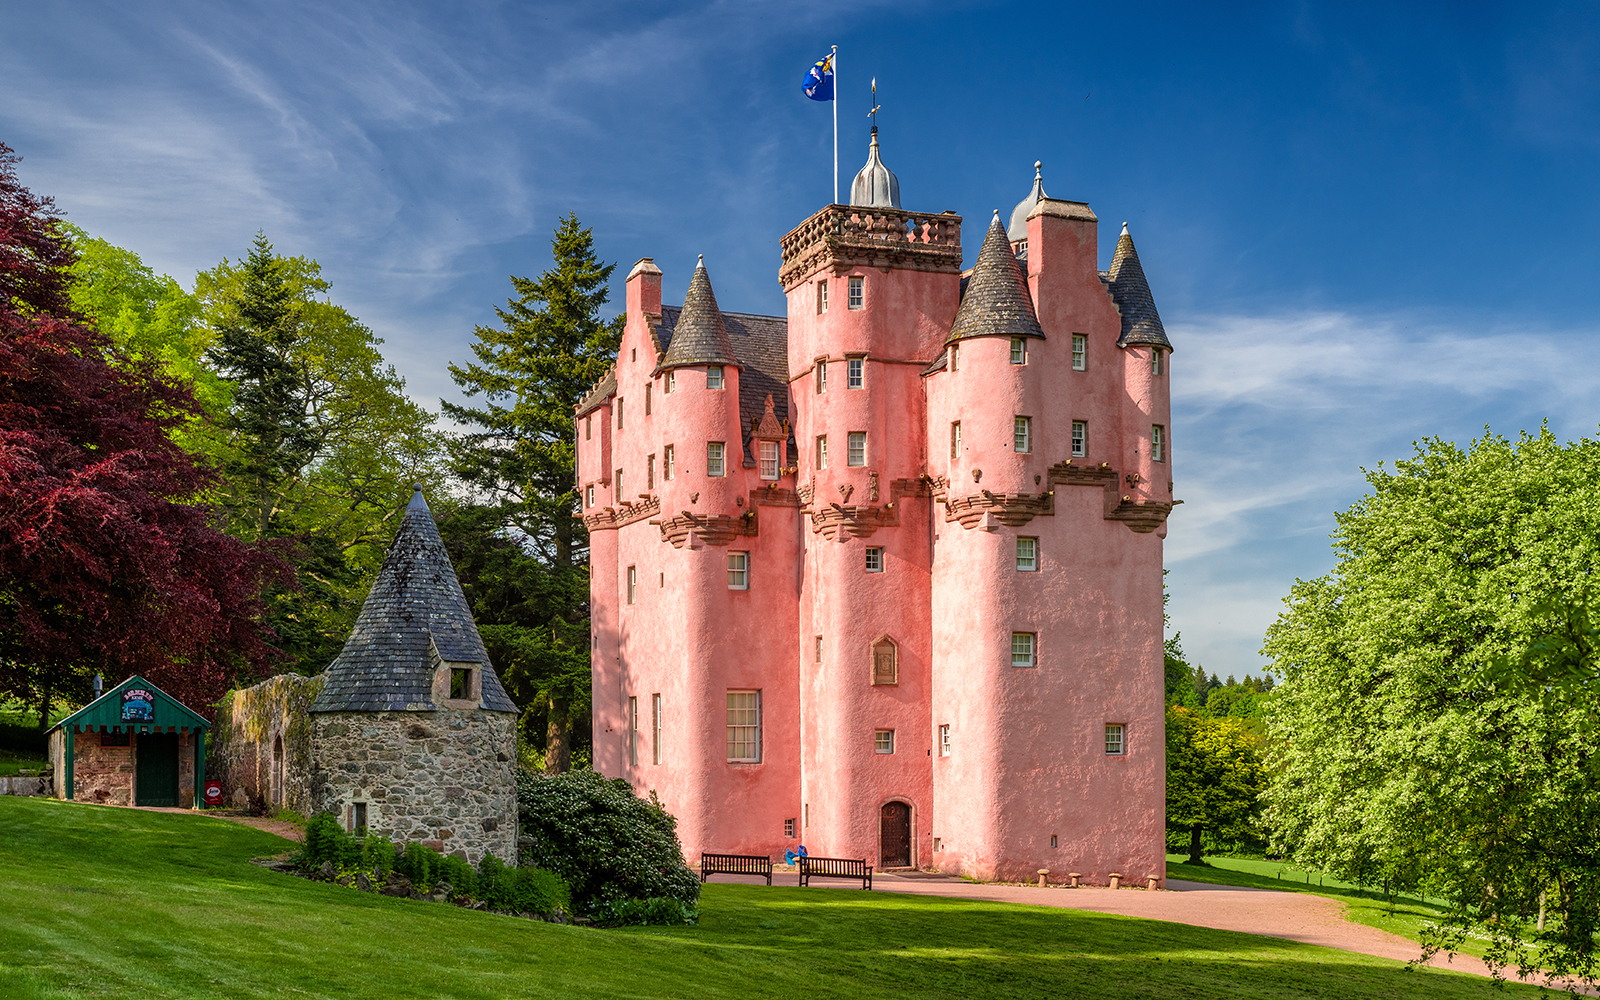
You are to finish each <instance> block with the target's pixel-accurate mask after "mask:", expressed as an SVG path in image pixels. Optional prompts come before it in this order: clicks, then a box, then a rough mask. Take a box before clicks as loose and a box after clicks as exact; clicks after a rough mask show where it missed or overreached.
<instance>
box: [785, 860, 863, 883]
mask: <svg viewBox="0 0 1600 1000" xmlns="http://www.w3.org/2000/svg"><path fill="white" fill-rule="evenodd" d="M813 878H848V879H860V880H861V888H863V889H869V890H870V889H871V888H872V866H871V865H869V864H867V860H866V859H865V858H801V859H800V884H801V885H807V884H809V883H810V881H811V880H812V879H813Z"/></svg>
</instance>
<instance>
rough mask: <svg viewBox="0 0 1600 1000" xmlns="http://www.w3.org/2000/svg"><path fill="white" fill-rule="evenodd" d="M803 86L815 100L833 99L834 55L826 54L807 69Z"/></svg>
mask: <svg viewBox="0 0 1600 1000" xmlns="http://www.w3.org/2000/svg"><path fill="white" fill-rule="evenodd" d="M801 86H802V87H803V88H804V90H805V92H806V96H807V97H809V98H811V99H812V100H813V101H831V100H833V56H831V55H830V56H826V57H825V58H823V59H822V60H821V61H820V62H818V63H817V64H816V65H815V66H813V67H811V68H810V69H808V70H806V79H805V83H803V84H802V85H801Z"/></svg>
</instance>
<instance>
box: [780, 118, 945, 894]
mask: <svg viewBox="0 0 1600 1000" xmlns="http://www.w3.org/2000/svg"><path fill="white" fill-rule="evenodd" d="M851 193H852V198H851V200H852V202H853V204H851V205H849V206H844V205H830V206H828V207H827V208H824V209H823V210H822V211H820V212H818V213H817V214H816V215H813V216H812V217H811V218H810V219H808V220H806V221H805V222H804V223H802V224H801V225H800V226H799V227H798V228H796V229H795V230H794V231H793V232H791V233H790V234H789V235H788V236H786V237H784V239H783V265H782V269H781V271H780V276H779V278H780V282H781V283H782V285H783V287H784V291H785V293H786V295H787V297H788V304H789V307H788V313H789V371H790V384H791V386H792V392H793V395H794V414H795V416H794V428H795V439H796V443H797V448H798V451H799V453H800V454H799V456H798V461H797V464H798V466H799V476H800V487H799V493H800V498H801V501H802V502H803V504H804V505H805V506H804V507H803V508H802V513H803V514H804V515H806V523H805V524H804V527H803V530H802V537H803V543H804V547H805V555H804V563H803V566H802V568H801V569H802V573H803V577H802V583H801V598H800V640H801V641H800V647H801V648H800V650H799V653H800V656H799V663H798V664H797V665H796V666H797V670H798V673H799V676H800V677H801V693H800V703H801V704H800V708H801V734H800V743H801V751H800V752H801V773H802V779H801V799H802V812H803V814H804V828H803V830H802V836H803V838H804V839H805V842H806V844H807V846H808V848H810V850H811V851H812V853H815V854H819V855H820V854H831V855H835V856H846V857H865V858H867V859H869V860H870V861H872V863H874V864H875V865H878V866H879V867H880V868H884V867H888V868H892V867H906V866H911V865H917V864H924V863H927V862H928V861H930V860H931V859H932V854H931V844H932V839H931V833H930V830H931V824H932V800H931V797H930V786H929V773H928V755H929V751H930V747H931V731H930V728H929V720H928V694H929V690H928V684H929V669H930V662H931V661H930V657H931V650H930V647H929V641H930V631H929V628H930V626H929V620H928V608H929V606H928V573H929V556H930V552H931V549H930V545H929V538H928V527H929V518H930V510H931V503H932V501H931V491H930V490H929V488H928V484H927V482H926V480H925V479H924V478H923V475H922V474H923V468H924V455H923V447H922V440H921V433H920V431H921V428H922V425H923V420H924V405H923V393H922V385H921V372H922V370H923V369H924V368H926V367H927V366H928V364H929V363H931V362H932V361H933V360H934V358H935V357H936V356H937V355H938V353H939V350H940V346H941V344H942V342H943V340H944V337H945V334H946V331H947V330H948V328H949V324H950V320H951V318H952V317H953V316H954V315H955V312H956V306H957V303H958V299H959V295H960V271H961V219H960V217H959V216H956V215H955V214H953V213H950V212H945V213H942V214H938V215H933V214H926V215H925V214H921V213H915V212H907V211H905V210H903V209H901V208H900V204H899V203H900V198H899V194H900V185H899V181H898V180H897V179H896V178H895V176H894V174H893V173H892V172H891V171H889V169H888V168H887V167H885V166H884V165H883V162H882V159H881V158H880V152H879V146H878V138H877V130H876V129H874V130H873V138H872V146H871V152H870V153H869V156H868V160H867V163H866V165H865V166H864V167H863V168H862V170H861V172H860V174H859V175H858V176H857V177H856V180H855V183H854V184H853V185H852V188H851Z"/></svg>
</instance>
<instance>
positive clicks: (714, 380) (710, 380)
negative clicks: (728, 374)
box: [706, 365, 722, 389]
mask: <svg viewBox="0 0 1600 1000" xmlns="http://www.w3.org/2000/svg"><path fill="white" fill-rule="evenodd" d="M706 388H707V389H720V388H722V366H721V365H707V366H706Z"/></svg>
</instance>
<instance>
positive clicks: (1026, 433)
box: [1011, 417, 1033, 455]
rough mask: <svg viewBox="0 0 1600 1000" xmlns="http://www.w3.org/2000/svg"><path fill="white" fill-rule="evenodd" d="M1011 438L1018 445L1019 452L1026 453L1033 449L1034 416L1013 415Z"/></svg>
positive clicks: (1020, 453)
mask: <svg viewBox="0 0 1600 1000" xmlns="http://www.w3.org/2000/svg"><path fill="white" fill-rule="evenodd" d="M1011 439H1012V443H1013V444H1015V445H1016V448H1017V454H1019V455H1026V454H1027V453H1028V452H1030V451H1032V450H1033V418H1032V417H1012V418H1011Z"/></svg>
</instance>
